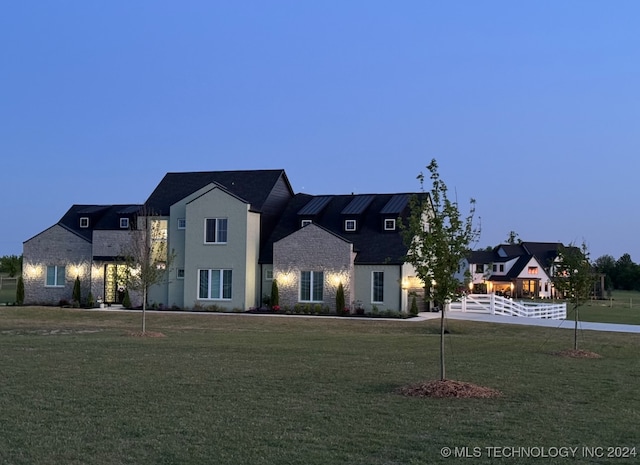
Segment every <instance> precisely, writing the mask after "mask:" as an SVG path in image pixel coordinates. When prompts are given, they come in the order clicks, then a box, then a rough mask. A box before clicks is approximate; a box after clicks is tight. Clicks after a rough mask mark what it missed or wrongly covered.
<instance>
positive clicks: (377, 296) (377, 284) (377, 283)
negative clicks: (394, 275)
mask: <svg viewBox="0 0 640 465" xmlns="http://www.w3.org/2000/svg"><path fill="white" fill-rule="evenodd" d="M371 283H372V287H371V301H372V302H376V303H380V302H384V271H374V272H373V274H372V280H371Z"/></svg>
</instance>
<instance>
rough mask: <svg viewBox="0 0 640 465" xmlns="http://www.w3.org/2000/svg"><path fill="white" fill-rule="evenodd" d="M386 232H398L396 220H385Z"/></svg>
mask: <svg viewBox="0 0 640 465" xmlns="http://www.w3.org/2000/svg"><path fill="white" fill-rule="evenodd" d="M384 230H385V231H395V230H396V220H394V219H393V218H388V219H386V220H384Z"/></svg>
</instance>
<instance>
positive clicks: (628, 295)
mask: <svg viewBox="0 0 640 465" xmlns="http://www.w3.org/2000/svg"><path fill="white" fill-rule="evenodd" d="M578 312H579V318H580V320H581V321H595V322H600V323H620V324H629V325H640V292H637V291H613V298H612V299H611V300H593V301H589V302H586V303H585V304H584V305H583V306H581V307H580V309H579V310H578ZM567 319H570V320H575V312H574V311H572V309H571V305H570V304H567Z"/></svg>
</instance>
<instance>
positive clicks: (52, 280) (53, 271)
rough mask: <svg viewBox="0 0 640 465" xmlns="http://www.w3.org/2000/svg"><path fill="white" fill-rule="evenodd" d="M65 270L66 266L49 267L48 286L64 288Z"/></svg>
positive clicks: (46, 283)
mask: <svg viewBox="0 0 640 465" xmlns="http://www.w3.org/2000/svg"><path fill="white" fill-rule="evenodd" d="M64 278H65V269H64V266H47V281H46V282H45V285H46V286H52V287H64Z"/></svg>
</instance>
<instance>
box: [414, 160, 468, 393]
mask: <svg viewBox="0 0 640 465" xmlns="http://www.w3.org/2000/svg"><path fill="white" fill-rule="evenodd" d="M427 169H428V170H429V173H430V179H431V190H430V191H429V193H428V194H427V193H426V192H425V189H424V182H425V176H424V174H423V173H420V174H419V175H418V176H417V179H418V181H419V182H420V189H421V191H422V193H421V194H419V195H415V196H413V197H412V199H411V202H410V214H409V218H408V220H407V223H406V224H403V225H402V227H403V235H404V241H405V244H406V245H407V247H408V252H407V257H406V260H407V262H408V263H410V264H411V265H413V267H414V268H415V271H416V274H417V276H418V277H419V278H420V279H421V280H422V281H423V282H424V283H425V293H426V296H427V297H428V298H429V299H431V300H433V301H435V302H437V303H438V304H439V305H440V306H441V309H442V310H441V315H440V378H441V380H445V379H446V378H445V357H444V334H445V324H444V323H445V313H446V309H447V305H448V303H449V302H450V301H451V300H452V299H454V298H455V297H457V296H459V295H460V293H461V291H462V283H461V282H460V281H459V280H458V279H457V278H456V277H455V274H456V272H457V271H458V269H459V266H460V263H461V261H462V259H463V258H464V257H465V256H466V255H467V254H468V253H469V250H470V246H471V244H472V243H473V242H474V241H476V240H477V239H478V237H479V235H480V230H479V228H476V227H474V224H473V219H474V215H475V200H474V199H471V200H470V208H469V214H468V215H467V216H466V217H465V218H462V217H461V214H460V210H459V208H458V203H457V201H451V200H449V198H448V196H447V186H446V184H445V183H444V181H442V179H440V175H439V174H438V164H437V163H436V160H435V159H433V160H431V163H430V164H429V165H428V166H427Z"/></svg>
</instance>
